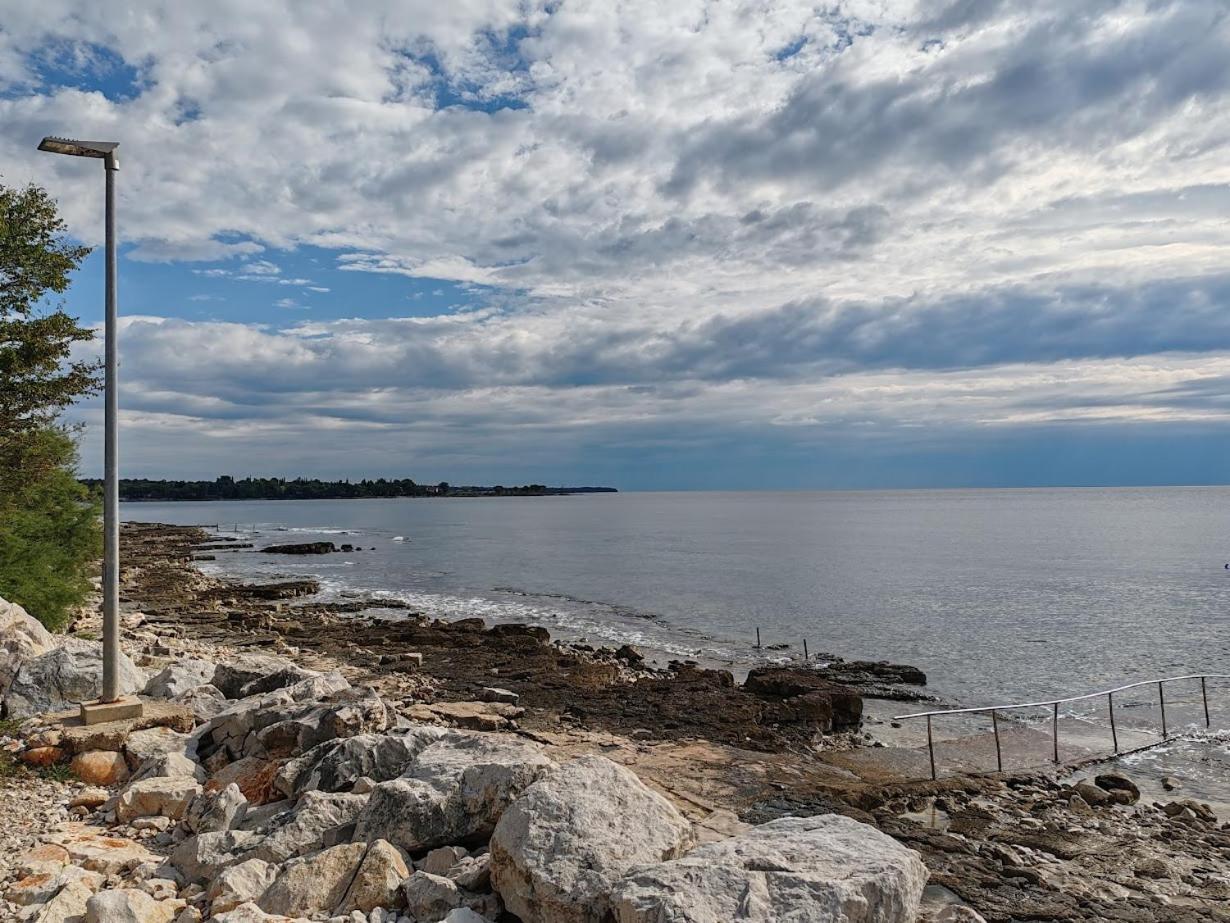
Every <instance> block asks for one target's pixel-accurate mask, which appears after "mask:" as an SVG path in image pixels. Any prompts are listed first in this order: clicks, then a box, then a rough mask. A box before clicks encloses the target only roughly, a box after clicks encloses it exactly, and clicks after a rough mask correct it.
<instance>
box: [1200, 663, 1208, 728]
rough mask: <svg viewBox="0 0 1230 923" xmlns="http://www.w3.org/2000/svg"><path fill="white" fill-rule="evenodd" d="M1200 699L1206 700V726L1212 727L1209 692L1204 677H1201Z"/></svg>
mask: <svg viewBox="0 0 1230 923" xmlns="http://www.w3.org/2000/svg"><path fill="white" fill-rule="evenodd" d="M1200 698H1202V699H1204V726H1205V727H1206V728H1207V727H1210V724H1209V690H1208V688H1207V687H1206V686H1205V683H1204V677H1203V676H1202V677H1200Z"/></svg>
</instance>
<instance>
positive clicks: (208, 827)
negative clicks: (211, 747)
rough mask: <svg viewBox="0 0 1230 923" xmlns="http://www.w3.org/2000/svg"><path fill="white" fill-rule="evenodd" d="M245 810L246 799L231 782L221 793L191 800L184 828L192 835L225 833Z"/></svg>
mask: <svg viewBox="0 0 1230 923" xmlns="http://www.w3.org/2000/svg"><path fill="white" fill-rule="evenodd" d="M247 810H248V799H247V798H245V797H244V796H243V792H241V791H240V790H239V786H238V785H236V784H235V783H234V782H232V783H231V784H230V785H228V786H226V788H224V789H222V790H221V791H218V792H202V793H201V794H199V795H197V796H196V797H195V798H194V799H192V804H190V805H189V806H188V810H187V811H186V812H185V814H184V826H186V827H187V828H188V830H190V831H191V832H192V833H218V832H225V831H227V830H231V829H233V828H235V827H238V826H239V824H240V823H242V822H243V818H244V815H245V814H246V813H247ZM239 903H242V901H240V902H239Z"/></svg>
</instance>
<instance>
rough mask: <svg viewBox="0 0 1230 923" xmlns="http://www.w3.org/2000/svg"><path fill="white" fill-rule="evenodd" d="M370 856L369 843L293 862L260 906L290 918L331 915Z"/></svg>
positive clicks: (261, 901) (266, 894)
mask: <svg viewBox="0 0 1230 923" xmlns="http://www.w3.org/2000/svg"><path fill="white" fill-rule="evenodd" d="M366 852H367V844H365V843H345V844H343V845H341V846H334V847H332V848H331V849H325V850H322V851H321V852H318V853H313V854H312V855H310V856H303V857H300V858H298V859H291V860H290V861H289V862H287V863H286V865H284V866H283V867H282V871H281V872H280V873H279V874H278V877H277V878H276V879H275V880H274V882H273V884H272V885H270V886H269V889H268V890H267V891H265V893H264V894H263V895H262V896H261V899H260V900H259V901H257V905H258V906H259V907H260V908H261V909H262V910H265V911H268V912H269V913H281V914H286V915H287V916H295V915H298V916H305V915H310V914H314V913H329V912H331V911H332V910H333V908H334V907H336V906H337V905H338V904H340V903H341V902H342V899H343V898H344V897H345V896H346V891H347V889H348V888H349V887H350V882H351V881H352V880H353V878H354V875H355V871H356V870H357V869H358V866H359V863H360V862H361V861H362V860H363V855H364V853H366Z"/></svg>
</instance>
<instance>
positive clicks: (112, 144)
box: [38, 135, 120, 170]
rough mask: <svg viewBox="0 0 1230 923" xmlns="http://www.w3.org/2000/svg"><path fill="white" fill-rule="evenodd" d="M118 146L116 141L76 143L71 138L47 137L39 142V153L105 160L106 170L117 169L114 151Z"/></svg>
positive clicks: (117, 164) (117, 162) (117, 161)
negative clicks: (45, 152)
mask: <svg viewBox="0 0 1230 923" xmlns="http://www.w3.org/2000/svg"><path fill="white" fill-rule="evenodd" d="M119 146H120V143H119V142H118V141H77V140H74V139H72V138H57V137H55V136H54V135H49V136H47V137H46V138H44V139H43V140H42V141H40V142H39V145H38V149H39V150H40V151H48V152H50V153H52V154H69V155H71V156H73V157H96V158H98V159H100V160H105V161H106V164H105V166H106V167H107V169H108V170H115V169H117V168H118V167H119V160H118V158H117V157H116V156H115V149H116V148H117V147H119Z"/></svg>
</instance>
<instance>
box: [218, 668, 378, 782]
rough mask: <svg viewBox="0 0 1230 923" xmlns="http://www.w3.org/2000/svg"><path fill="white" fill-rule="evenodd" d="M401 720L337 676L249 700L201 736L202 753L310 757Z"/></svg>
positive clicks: (231, 758) (234, 757) (231, 757)
mask: <svg viewBox="0 0 1230 923" xmlns="http://www.w3.org/2000/svg"><path fill="white" fill-rule="evenodd" d="M395 718H396V716H395V715H394V714H393V712H392V710H391V709H389V708H388V706H386V705H385V703H384V702H383V700H381V699H380V697H379V696H377V695H375V694H374V693H371V692H363V691H360V690H355V689H351V688H350V684H349V683H347V682H346V680H345V678H344V677H342V676H341V675H340V674H337V673H330V674H324V675H321V676H313V677H311V678H309V679H305V680H303V681H302V682H300V683H296V684H295V685H293V686H288V687H286V688H284V689H278V690H275V691H274V692H270V693H266V694H265V695H261V696H256V697H254V698H252V699H245V700H243V701H241V702H239V703H236V705H235V706H234V707H232V708H230V709H228V710H227V711H224V712H222V713H221V714H219V715H218V716H217V717H215V718H213V719H212V720H211V721H210V722H209V723H208V724H206V725H205V726H204V727H203V728H202V729H200V730H199V731H198V754H199V756H200V757H201V758H202V759H203V760H206V761H208V759H209V758H210V757H211V756H212V755H213V754H214V753H215V752H218V751H225V754H226V757H227V761H228V762H230V761H234V760H238V759H240V758H242V757H246V756H251V757H259V758H262V759H278V758H284V757H291V756H297V755H299V754H301V753H306V752H307V751H308V750H310V749H312V748H313V747H315V746H316V745H318V744H321V743H324V742H325V741H328V740H333V739H335V738H338V737H353V736H355V735H358V734H370V733H374V732H379V731H385V730H387V729H388V728H390V727H392V725H393V723H394V721H395Z"/></svg>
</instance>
